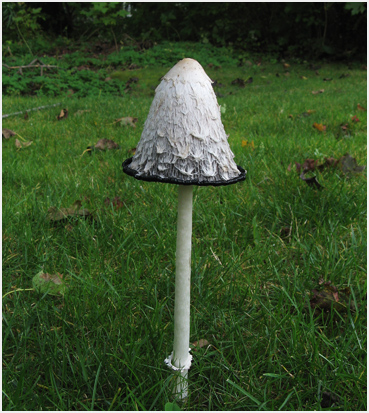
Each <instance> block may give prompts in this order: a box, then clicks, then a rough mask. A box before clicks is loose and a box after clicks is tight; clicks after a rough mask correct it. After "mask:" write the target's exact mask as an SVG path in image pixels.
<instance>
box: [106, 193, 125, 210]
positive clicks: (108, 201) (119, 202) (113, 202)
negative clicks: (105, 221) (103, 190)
mask: <svg viewBox="0 0 369 413" xmlns="http://www.w3.org/2000/svg"><path fill="white" fill-rule="evenodd" d="M104 204H105V205H106V206H109V205H112V206H113V208H114V209H115V210H117V209H120V208H123V207H124V203H123V202H122V200H121V199H120V198H119V196H116V197H115V198H114V199H112V200H111V199H110V198H105V200H104Z"/></svg>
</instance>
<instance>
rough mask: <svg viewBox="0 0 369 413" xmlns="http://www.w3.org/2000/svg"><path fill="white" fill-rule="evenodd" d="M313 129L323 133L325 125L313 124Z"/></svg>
mask: <svg viewBox="0 0 369 413" xmlns="http://www.w3.org/2000/svg"><path fill="white" fill-rule="evenodd" d="M313 128H315V129H317V130H318V131H320V132H325V131H326V129H327V127H326V126H325V125H322V124H321V123H317V122H314V123H313Z"/></svg>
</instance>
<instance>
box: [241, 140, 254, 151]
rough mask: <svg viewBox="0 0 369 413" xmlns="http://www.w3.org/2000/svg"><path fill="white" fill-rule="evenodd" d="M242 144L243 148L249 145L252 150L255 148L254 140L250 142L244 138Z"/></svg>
mask: <svg viewBox="0 0 369 413" xmlns="http://www.w3.org/2000/svg"><path fill="white" fill-rule="evenodd" d="M241 145H242V147H243V148H244V147H246V146H249V147H250V148H251V149H252V150H254V149H255V144H254V141H251V142H249V141H246V140H243V141H242V142H241Z"/></svg>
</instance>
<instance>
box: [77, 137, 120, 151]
mask: <svg viewBox="0 0 369 413" xmlns="http://www.w3.org/2000/svg"><path fill="white" fill-rule="evenodd" d="M112 149H120V146H119V145H118V144H117V143H115V142H114V141H113V140H112V139H105V138H103V139H100V140H99V141H98V142H97V143H96V145H93V146H88V147H87V149H86V150H85V151H84V152H83V154H84V153H85V152H87V151H88V152H89V153H90V155H91V152H93V151H95V150H98V151H109V150H112ZM83 154H82V155H83Z"/></svg>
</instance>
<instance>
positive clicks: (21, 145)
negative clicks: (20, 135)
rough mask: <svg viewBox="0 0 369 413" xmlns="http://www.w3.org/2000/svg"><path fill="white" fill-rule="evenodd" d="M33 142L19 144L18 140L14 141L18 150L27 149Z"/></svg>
mask: <svg viewBox="0 0 369 413" xmlns="http://www.w3.org/2000/svg"><path fill="white" fill-rule="evenodd" d="M32 143H33V141H28V142H21V141H20V140H19V139H16V140H15V146H16V147H17V148H18V149H23V148H27V146H30V145H32Z"/></svg>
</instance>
